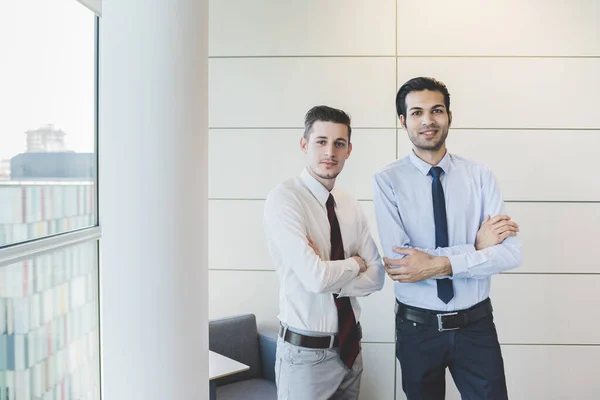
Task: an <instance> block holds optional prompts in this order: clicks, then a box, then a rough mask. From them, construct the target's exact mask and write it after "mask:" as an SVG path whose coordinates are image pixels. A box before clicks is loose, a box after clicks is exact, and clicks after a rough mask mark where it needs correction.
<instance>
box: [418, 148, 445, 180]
mask: <svg viewBox="0 0 600 400" xmlns="http://www.w3.org/2000/svg"><path fill="white" fill-rule="evenodd" d="M409 158H410V161H411V162H412V163H413V165H414V166H415V167H417V169H418V170H419V171H421V173H422V174H423V175H429V170H430V169H431V167H432V166H431V165H429V164H427V163H426V162H425V161H423V160H421V159H420V158H419V157H417V155H416V154H415V151H414V150H412V151H411V152H410V155H409ZM436 167H440V168H441V169H443V170H444V173H446V174H447V173H448V169H449V168H450V153H448V151H447V150H446V154H445V155H444V158H442V159H441V160H440V162H439V163H438V164H437V165H436Z"/></svg>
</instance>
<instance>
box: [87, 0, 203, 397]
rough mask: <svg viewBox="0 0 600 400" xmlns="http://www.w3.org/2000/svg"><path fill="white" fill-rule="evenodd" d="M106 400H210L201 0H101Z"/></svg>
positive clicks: (103, 367)
mask: <svg viewBox="0 0 600 400" xmlns="http://www.w3.org/2000/svg"><path fill="white" fill-rule="evenodd" d="M102 14H103V16H102V20H101V25H100V28H101V34H100V96H101V100H100V146H99V151H100V169H99V172H100V186H99V191H100V208H99V209H100V223H101V227H102V232H103V239H102V241H101V252H102V257H101V267H100V268H101V269H100V272H101V275H100V281H101V291H100V293H101V340H102V341H101V345H102V371H103V398H104V399H127V400H137V399H140V400H141V399H143V400H165V399H173V400H175V399H176V400H188V399H190V400H192V399H193V400H198V399H204V398H207V397H208V328H207V319H208V295H207V286H208V284H207V280H208V268H207V228H206V226H207V223H206V221H207V178H208V177H207V146H208V143H207V126H208V112H207V109H208V94H207V93H208V90H207V81H208V0H115V1H105V2H103V10H102Z"/></svg>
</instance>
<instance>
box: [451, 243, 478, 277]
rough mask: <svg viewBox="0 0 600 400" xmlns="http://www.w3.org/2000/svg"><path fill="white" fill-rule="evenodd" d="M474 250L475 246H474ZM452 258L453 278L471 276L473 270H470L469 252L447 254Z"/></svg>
mask: <svg viewBox="0 0 600 400" xmlns="http://www.w3.org/2000/svg"><path fill="white" fill-rule="evenodd" d="M473 251H475V247H474V246H473ZM447 257H448V260H450V266H451V268H452V276H451V277H450V278H451V279H460V278H470V277H471V272H470V271H469V254H468V253H463V254H455V255H451V256H447Z"/></svg>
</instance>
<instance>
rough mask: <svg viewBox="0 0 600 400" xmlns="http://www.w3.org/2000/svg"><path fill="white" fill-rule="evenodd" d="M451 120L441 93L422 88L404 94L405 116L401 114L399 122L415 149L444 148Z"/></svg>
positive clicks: (434, 149)
mask: <svg viewBox="0 0 600 400" xmlns="http://www.w3.org/2000/svg"><path fill="white" fill-rule="evenodd" d="M451 122H452V113H449V112H448V110H447V109H446V106H445V105H444V95H443V94H442V93H440V92H432V91H429V90H422V91H420V92H410V93H409V94H408V95H407V96H406V117H405V116H404V115H401V116H400V123H401V124H402V126H403V127H404V129H405V130H406V132H407V133H408V137H409V139H410V141H411V142H412V143H413V145H414V146H415V147H416V148H417V149H420V150H425V151H432V152H436V151H438V150H440V149H445V146H444V143H445V142H446V137H447V136H448V130H449V129H450V124H451Z"/></svg>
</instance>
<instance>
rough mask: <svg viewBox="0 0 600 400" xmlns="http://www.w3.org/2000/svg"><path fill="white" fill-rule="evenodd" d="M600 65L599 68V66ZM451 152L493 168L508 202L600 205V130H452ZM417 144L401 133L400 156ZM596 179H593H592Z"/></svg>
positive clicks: (450, 137)
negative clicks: (599, 161) (599, 163)
mask: <svg viewBox="0 0 600 400" xmlns="http://www.w3.org/2000/svg"><path fill="white" fill-rule="evenodd" d="M599 67H600V65H599ZM447 145H448V150H449V151H450V152H451V153H454V154H456V155H459V156H462V157H465V158H467V159H470V160H472V161H474V162H477V163H478V164H481V165H485V166H487V167H489V168H490V169H491V170H492V172H493V173H494V175H495V176H496V178H497V179H498V183H499V185H500V188H501V190H502V193H503V195H504V198H505V200H528V201H548V200H552V201H600V178H598V179H597V181H596V184H594V183H592V182H594V181H593V179H594V174H593V173H592V172H590V173H588V172H587V171H594V170H595V168H597V167H596V159H597V154H596V153H597V149H598V148H600V131H596V130H593V131H551V130H550V131H543V130H542V131H537V130H461V129H451V130H450V132H449V134H448V139H447ZM411 148H412V144H411V142H410V140H409V139H408V135H407V133H406V131H404V130H399V131H398V154H399V155H400V157H404V156H405V155H407V154H408V153H409V152H410V149H411ZM590 179H591V180H590Z"/></svg>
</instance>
